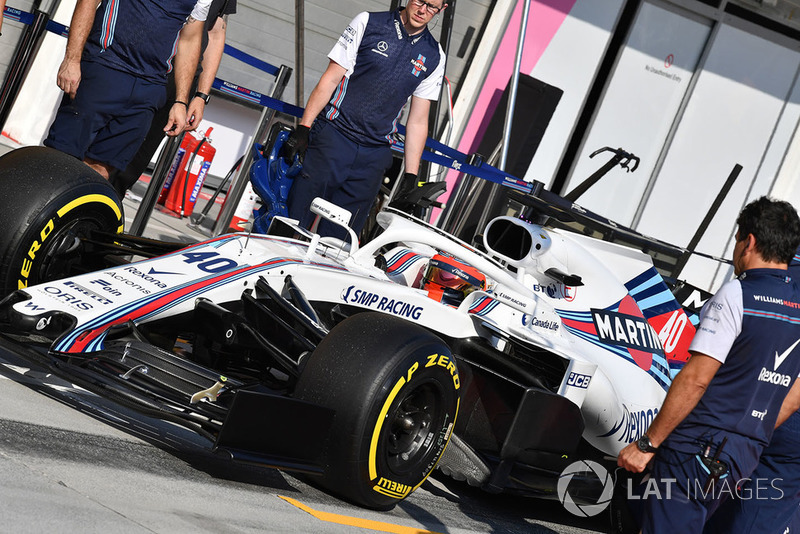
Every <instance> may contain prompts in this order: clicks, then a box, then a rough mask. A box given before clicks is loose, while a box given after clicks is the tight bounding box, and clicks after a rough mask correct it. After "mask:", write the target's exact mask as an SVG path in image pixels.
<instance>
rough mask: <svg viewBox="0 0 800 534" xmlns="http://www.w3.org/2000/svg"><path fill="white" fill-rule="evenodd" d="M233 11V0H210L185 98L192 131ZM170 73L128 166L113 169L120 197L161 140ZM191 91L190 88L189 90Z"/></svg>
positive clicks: (200, 115) (171, 86)
mask: <svg viewBox="0 0 800 534" xmlns="http://www.w3.org/2000/svg"><path fill="white" fill-rule="evenodd" d="M234 13H236V0H212V1H211V6H210V7H209V9H208V16H207V18H206V21H205V26H204V31H203V45H202V47H201V49H200V65H198V67H197V74H196V75H195V79H194V82H193V83H192V87H193V88H194V92H193V95H194V96H193V97H192V98H191V100H189V109H188V111H187V113H186V122H187V127H186V129H187V130H190V131H191V130H196V129H197V127H198V126H199V125H200V122H201V121H202V120H203V114H204V113H205V108H206V104H208V102H209V100H210V99H211V96H210V95H211V85H212V84H213V83H214V78H215V77H216V75H217V70H218V69H219V64H220V62H221V61H222V54H223V52H224V51H225V35H226V33H227V26H228V15H232V14H234ZM173 74H174V72H170V73H169V75H168V76H167V102H166V104H165V105H163V106H161V107H160V108H159V109H158V110H157V111H156V113H155V115H154V116H153V119H152V121H151V122H150V130H149V131H148V132H147V135H146V136H145V138H144V141H143V142H142V144H141V146H140V147H139V150H138V151H137V152H136V155H135V156H134V157H133V159H132V160H131V162H130V163H128V166H127V167H125V168H124V169H115V170H114V171H113V172H112V173H111V175H110V177H109V181H110V182H111V184H112V185H113V186H114V189H116V190H117V194H119V196H120V198H122V197H123V196H124V195H125V191H126V190H128V189H130V188H131V187H132V186H133V184H135V183H136V181H137V180H139V177H140V176H141V175H142V174H143V173H144V172H145V171H146V170H147V165H148V164H149V163H150V160H151V159H153V154H155V153H156V150H158V147H159V146H160V145H161V141H162V140H163V139H164V134H165V132H164V124H166V122H167V121H168V120H169V112H170V110H171V109H172V101H173V100H175V77H174V75H173ZM191 92H192V91H190V93H191Z"/></svg>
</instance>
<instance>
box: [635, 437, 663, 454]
mask: <svg viewBox="0 0 800 534" xmlns="http://www.w3.org/2000/svg"><path fill="white" fill-rule="evenodd" d="M636 446H637V447H638V448H639V450H640V451H642V452H656V451H657V450H658V447H653V444H652V443H651V442H650V436H648V435H647V434H643V435H642V437H641V438H639V440H638V441H637V442H636Z"/></svg>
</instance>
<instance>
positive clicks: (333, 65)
mask: <svg viewBox="0 0 800 534" xmlns="http://www.w3.org/2000/svg"><path fill="white" fill-rule="evenodd" d="M446 7H447V4H444V3H442V0H433V1H432V2H425V1H423V0H410V1H409V3H408V5H407V6H406V7H405V8H400V9H398V10H397V11H391V12H380V13H366V12H364V13H360V14H359V15H358V16H356V18H354V19H353V21H352V22H351V23H350V25H349V26H348V27H347V28H346V29H345V31H344V33H342V35H341V37H339V40H338V42H337V43H336V44H335V45H334V47H333V49H332V50H331V52H330V53H329V54H328V58H330V63H329V64H328V68H327V69H326V70H325V72H324V73H323V74H322V77H321V78H320V80H319V82H318V83H317V85H316V87H314V90H313V91H312V92H311V95H310V96H309V99H308V103H307V105H306V108H305V111H304V112H303V117H302V118H301V119H300V123H299V124H298V126H297V128H296V129H295V130H294V132H292V134H291V135H290V136H289V138H288V139H287V141H286V143H284V147H283V149H282V156H283V157H284V159H285V160H286V161H287V162H289V163H291V162H292V161H293V160H294V156H295V155H296V154H299V155H301V156H303V154H305V156H304V159H303V171H302V173H301V174H300V176H298V177H297V178H295V180H294V183H293V185H292V188H291V190H290V191H289V198H288V201H287V206H288V211H289V216H290V217H292V218H294V219H297V220H299V221H300V224H301V225H303V226H305V227H309V226H310V225H311V223H312V222H313V218H314V215H313V214H311V213H310V212H309V207H310V206H311V201H312V200H313V199H314V198H315V197H323V198H325V199H326V200H329V201H331V202H333V203H335V204H337V205H339V206H341V207H343V208H345V209H347V210H349V211H350V212H351V213H352V214H353V218H352V220H351V224H350V226H351V227H352V228H353V230H355V232H356V233H357V234H358V233H360V232H361V229H362V228H363V226H364V223H365V222H366V220H367V215H368V213H369V209H370V206H371V205H372V202H373V201H374V199H375V197H376V196H377V194H378V191H379V189H380V185H381V180H382V178H383V173H384V171H385V170H386V169H387V168H388V167H389V166H390V165H391V163H392V152H391V149H390V148H389V142H390V139H391V135H392V134H393V133H394V132H395V130H396V125H397V120H398V119H399V117H400V112H401V111H402V109H403V107H404V106H405V104H406V102H407V100H408V98H409V97H411V107H410V109H409V113H408V120H407V123H406V139H405V171H406V175H405V176H404V178H403V180H404V182H408V181H413V182H416V181H417V173H418V172H419V164H420V158H421V157H422V151H423V149H424V147H425V141H426V139H427V136H428V111H429V109H430V101H431V100H438V98H439V93H440V90H441V85H442V79H443V77H444V64H445V56H444V52H443V51H442V48H441V47H440V46H439V43H437V42H436V40H435V39H434V38H433V36H432V35H431V33H430V31H429V30H428V23H429V22H430V21H431V20H432V19H433V17H435V16H436V15H437V14H439V13H441V12H442V11H443V10H444V9H445V8H446ZM315 119H316V120H315ZM312 124H313V127H312ZM306 149H307V150H306ZM318 233H319V234H321V235H325V236H334V237H340V238H344V237H345V236H346V233H345V231H344V229H342V228H340V227H338V226H336V225H334V224H332V223H330V222H328V221H326V220H323V221H320V224H319V228H318Z"/></svg>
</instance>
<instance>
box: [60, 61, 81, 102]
mask: <svg viewBox="0 0 800 534" xmlns="http://www.w3.org/2000/svg"><path fill="white" fill-rule="evenodd" d="M80 83H81V62H80V60H71V59H67V58H64V61H62V62H61V66H60V67H59V68H58V75H57V76H56V84H57V85H58V87H59V88H60V89H61V90H62V91H64V92H65V93H67V94H68V95H69V97H70V98H75V93H76V92H77V91H78V86H79V85H80Z"/></svg>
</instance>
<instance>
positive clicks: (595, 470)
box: [556, 460, 614, 517]
mask: <svg viewBox="0 0 800 534" xmlns="http://www.w3.org/2000/svg"><path fill="white" fill-rule="evenodd" d="M576 475H577V476H578V480H580V481H581V482H582V483H580V484H579V483H578V480H574V479H575V478H576ZM591 478H597V479H599V480H600V482H601V483H602V484H603V490H602V491H601V493H600V496H599V497H598V498H597V499H596V500H595V502H594V503H591V502H589V503H585V504H578V503H576V502H575V500H574V499H573V498H572V495H571V494H570V486H574V488H573V491H574V492H575V494H576V495H581V497H582V499H583V500H587V501H589V500H594V499H589V497H588V496H587V495H586V487H587V485H588V484H587V482H588V480H587V479H591ZM579 486H580V489H579ZM556 491H557V492H558V500H559V501H561V504H563V505H564V508H566V510H567V511H568V512H569V513H571V514H573V515H577V516H579V517H592V516H595V515H597V514H599V513H600V512H602V511H603V510H605V509H606V508H607V507H608V505H609V504H610V503H611V497H612V496H613V494H614V480H613V479H612V478H611V476H610V475H609V474H608V471H606V470H605V468H604V467H603V466H602V465H600V464H598V463H597V462H592V461H591V460H580V461H578V462H573V463H571V464H569V465H568V466H567V468H566V469H564V471H562V472H561V475H560V476H559V477H558V484H557V486H556Z"/></svg>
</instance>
